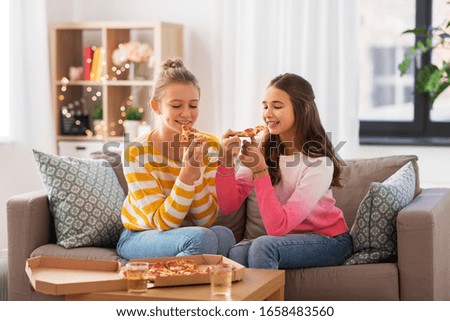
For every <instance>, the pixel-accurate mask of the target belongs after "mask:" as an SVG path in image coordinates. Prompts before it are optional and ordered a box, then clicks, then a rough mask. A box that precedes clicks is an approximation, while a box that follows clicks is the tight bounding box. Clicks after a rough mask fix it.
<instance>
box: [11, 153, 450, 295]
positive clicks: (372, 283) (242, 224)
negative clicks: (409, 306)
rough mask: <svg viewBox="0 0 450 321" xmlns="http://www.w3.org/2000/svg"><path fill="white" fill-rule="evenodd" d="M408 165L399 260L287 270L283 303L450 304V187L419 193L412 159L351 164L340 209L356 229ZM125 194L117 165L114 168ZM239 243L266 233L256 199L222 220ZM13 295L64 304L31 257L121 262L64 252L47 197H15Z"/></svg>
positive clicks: (105, 253)
mask: <svg viewBox="0 0 450 321" xmlns="http://www.w3.org/2000/svg"><path fill="white" fill-rule="evenodd" d="M408 162H411V163H412V164H413V166H414V170H415V176H416V180H415V184H416V185H415V191H414V195H415V197H414V199H413V200H412V201H411V202H410V203H409V204H408V205H406V207H404V208H403V209H402V210H401V211H400V212H399V213H398V216H397V218H396V226H397V244H398V245H397V253H398V254H397V257H396V259H395V260H393V261H391V262H383V263H371V264H357V265H342V266H332V267H317V268H305V269H291V270H286V286H285V299H286V300H389V301H390V300H449V299H450V278H449V275H450V260H449V257H450V252H449V251H448V249H447V248H448V244H450V233H449V231H450V189H449V188H427V189H425V188H424V189H421V188H420V182H419V171H418V162H417V157H416V156H413V155H402V156H391V157H380V158H372V159H354V160H347V161H346V166H344V168H343V174H342V178H343V184H344V187H342V188H333V194H334V196H335V198H336V204H337V206H338V207H339V208H341V209H342V210H343V212H344V215H345V219H346V222H347V224H348V226H349V227H351V226H352V225H353V223H354V221H355V216H356V213H357V211H358V207H359V205H360V203H361V200H362V199H363V198H364V196H365V195H366V193H367V192H368V190H369V187H370V185H371V183H372V182H382V181H384V180H385V179H386V178H388V177H390V176H391V175H392V174H393V173H395V172H396V171H397V170H398V169H399V168H401V167H402V166H403V165H405V164H407V163H408ZM114 170H115V173H116V175H117V177H118V179H119V182H120V184H121V186H122V188H123V189H124V191H125V192H126V191H127V186H126V183H125V180H124V177H123V173H122V169H121V167H120V166H116V167H115V168H114ZM215 224H217V225H224V226H228V227H229V228H231V229H232V231H233V233H234V234H235V236H236V239H237V240H238V241H239V240H241V239H243V238H254V237H257V236H260V235H264V234H266V232H265V229H264V226H263V224H262V220H261V217H260V216H259V211H258V206H257V203H256V199H255V195H254V194H253V195H252V194H251V195H250V196H249V197H248V199H247V200H246V202H245V203H244V204H243V205H242V207H241V208H240V209H239V210H238V211H237V212H236V213H235V214H234V215H231V216H223V215H219V218H218V219H217V221H216V222H215ZM7 229H8V265H9V266H8V269H9V274H8V284H9V289H8V297H9V299H10V300H63V299H64V297H61V296H49V295H44V294H41V293H38V292H35V291H34V290H33V288H32V287H31V285H30V282H29V280H28V277H27V275H26V274H25V261H26V260H27V259H28V258H29V257H34V256H58V257H75V258H88V259H112V260H119V261H122V262H123V260H122V259H121V258H120V257H119V256H118V255H117V253H116V251H115V249H114V248H99V247H81V248H72V249H65V248H63V247H61V246H59V245H56V244H55V243H56V242H55V241H56V237H55V232H54V226H53V221H52V217H51V215H50V213H49V204H48V198H47V194H46V192H45V191H35V192H31V193H27V194H22V195H18V196H15V197H12V198H11V199H10V200H9V201H8V203H7Z"/></svg>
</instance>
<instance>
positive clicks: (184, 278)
mask: <svg viewBox="0 0 450 321" xmlns="http://www.w3.org/2000/svg"><path fill="white" fill-rule="evenodd" d="M171 260H194V261H196V262H197V263H198V265H215V264H219V263H228V264H231V265H233V266H234V268H235V269H233V272H232V273H233V274H232V279H231V280H232V281H233V282H235V281H240V280H242V278H243V277H244V275H245V266H243V265H241V264H239V263H237V262H235V261H233V260H230V259H229V258H226V257H224V256H222V255H214V254H199V255H187V256H166V257H158V258H142V259H132V260H130V261H133V262H150V263H154V262H166V261H171ZM208 283H210V276H209V274H195V275H175V276H166V277H157V278H156V280H155V281H154V282H149V288H153V287H163V286H177V285H193V284H208Z"/></svg>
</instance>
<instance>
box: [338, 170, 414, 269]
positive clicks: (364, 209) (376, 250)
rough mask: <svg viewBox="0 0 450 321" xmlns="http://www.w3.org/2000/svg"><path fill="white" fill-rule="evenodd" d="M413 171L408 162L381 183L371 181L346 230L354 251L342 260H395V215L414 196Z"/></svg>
mask: <svg viewBox="0 0 450 321" xmlns="http://www.w3.org/2000/svg"><path fill="white" fill-rule="evenodd" d="M414 189H415V173H414V169H413V166H412V163H411V162H409V163H407V164H406V165H405V166H403V167H402V168H400V169H399V170H398V171H397V172H396V173H395V174H394V175H392V176H391V177H389V178H388V179H387V180H385V181H384V182H383V183H372V184H371V186H370V188H369V192H368V193H367V195H366V196H365V197H364V199H363V200H362V202H361V205H360V206H359V208H358V213H357V214H356V219H355V223H354V224H353V226H352V228H351V230H350V234H351V235H352V237H353V250H354V252H355V253H354V254H353V255H352V256H351V257H350V258H349V259H348V260H347V261H346V262H345V264H349V265H350V264H365V263H376V262H383V261H386V260H395V259H396V255H397V228H396V225H397V215H398V212H399V211H400V210H401V209H402V208H403V207H405V206H406V205H408V204H409V203H410V202H411V201H412V199H413V198H414Z"/></svg>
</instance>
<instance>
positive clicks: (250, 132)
mask: <svg viewBox="0 0 450 321" xmlns="http://www.w3.org/2000/svg"><path fill="white" fill-rule="evenodd" d="M265 129H266V127H265V126H263V125H259V126H256V127H254V128H247V129H245V130H243V131H240V132H236V133H235V135H237V136H238V137H250V136H256V135H258V134H259V133H260V132H262V131H264V130H265Z"/></svg>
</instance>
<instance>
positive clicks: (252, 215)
mask: <svg viewBox="0 0 450 321" xmlns="http://www.w3.org/2000/svg"><path fill="white" fill-rule="evenodd" d="M246 203H247V217H246V219H245V232H244V238H246V239H254V238H257V237H259V236H262V235H267V231H266V228H265V227H264V223H263V221H262V218H261V214H260V213H259V207H258V200H257V199H256V192H255V190H254V189H253V191H252V192H251V193H250V195H249V196H248V197H247V200H246Z"/></svg>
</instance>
